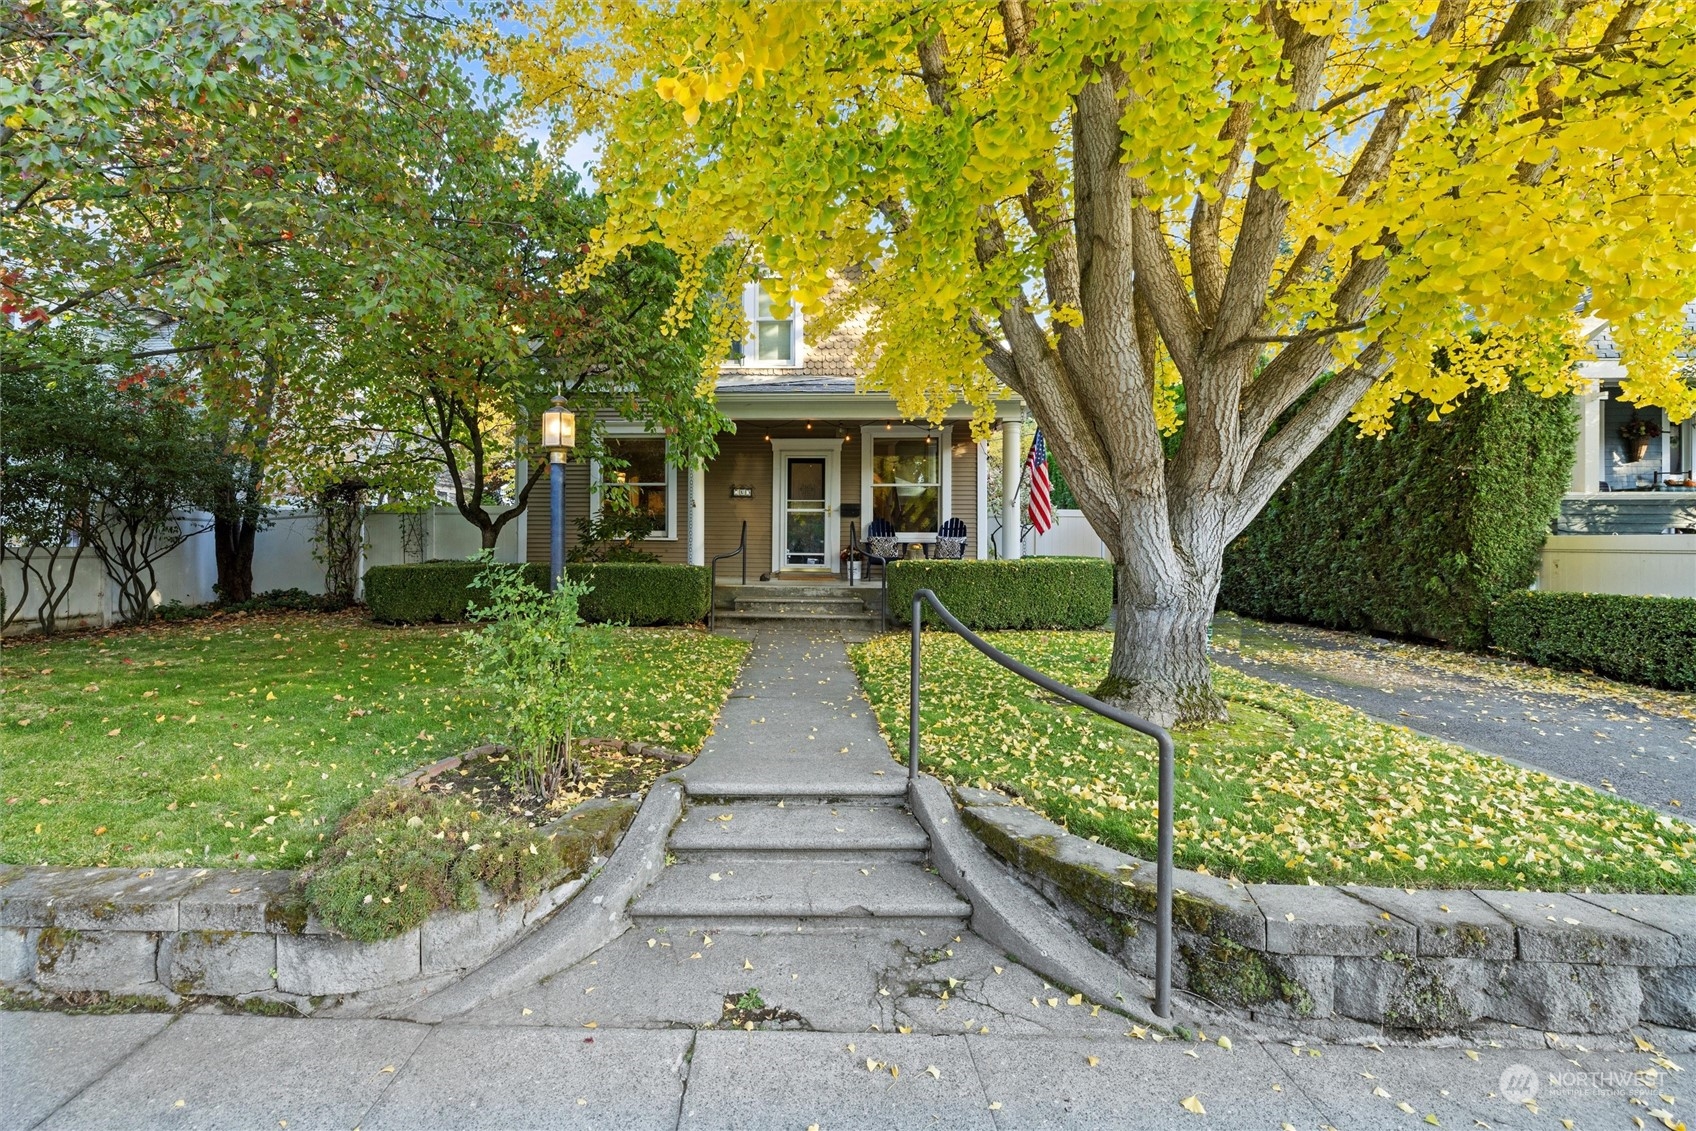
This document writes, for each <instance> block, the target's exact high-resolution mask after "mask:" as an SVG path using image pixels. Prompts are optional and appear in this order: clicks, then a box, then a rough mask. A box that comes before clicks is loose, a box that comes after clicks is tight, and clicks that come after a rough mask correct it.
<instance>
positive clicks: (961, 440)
mask: <svg viewBox="0 0 1696 1131" xmlns="http://www.w3.org/2000/svg"><path fill="white" fill-rule="evenodd" d="M951 427H952V429H953V440H952V444H953V447H952V449H951V450H950V452H949V457H948V458H949V460H950V464H949V477H950V479H952V483H950V484H949V491H950V492H951V493H952V499H951V504H952V507H953V512H952V513H950V514H945V515H943V516H942V517H943V518H945V519H947V518H957V519H960V520H961V521H962V522H964V523H965V524H966V556H967V557H968V558H975V557H977V556H978V446H977V444H976V443H974V442H973V441H972V427H971V425H969V424H955V425H952V426H951Z"/></svg>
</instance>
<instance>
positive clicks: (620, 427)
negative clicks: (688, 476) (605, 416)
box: [589, 420, 677, 542]
mask: <svg viewBox="0 0 1696 1131" xmlns="http://www.w3.org/2000/svg"><path fill="white" fill-rule="evenodd" d="M606 434H607V436H608V437H609V438H611V439H615V440H641V439H650V440H653V439H658V440H664V441H665V527H664V528H663V529H661V530H656V531H654V532H653V533H652V534H650V535H648V537H647V538H645V539H644V541H647V542H675V541H677V468H676V467H675V466H673V464H672V462H671V438H670V437H669V436H666V435H665V434H664V433H662V432H655V431H654V430H653V428H652V427H651V426H649V425H647V424H643V423H641V422H639V421H633V420H617V421H612V422H610V423H608V424H607V431H606ZM589 513H590V514H592V515H596V514H600V513H601V461H600V460H598V459H592V460H590V461H589Z"/></svg>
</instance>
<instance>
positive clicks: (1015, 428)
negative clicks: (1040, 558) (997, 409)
mask: <svg viewBox="0 0 1696 1131" xmlns="http://www.w3.org/2000/svg"><path fill="white" fill-rule="evenodd" d="M1023 433H1024V421H1022V420H1003V421H1002V422H1001V556H1002V557H1003V558H1006V559H1007V560H1009V561H1012V560H1014V559H1016V558H1018V557H1020V556H1022V555H1023V553H1024V547H1023V546H1021V545H1020V543H1021V541H1022V539H1021V538H1020V537H1019V534H1020V531H1019V471H1020V464H1021V463H1022V461H1023V459H1024V455H1023V453H1022V452H1021V451H1020V448H1021V447H1022V446H1023V440H1024V436H1023Z"/></svg>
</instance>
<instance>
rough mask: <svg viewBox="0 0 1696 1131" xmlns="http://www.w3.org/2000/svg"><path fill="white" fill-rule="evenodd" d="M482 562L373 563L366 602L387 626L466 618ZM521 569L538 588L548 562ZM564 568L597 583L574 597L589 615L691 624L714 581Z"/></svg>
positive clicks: (602, 566) (659, 568)
mask: <svg viewBox="0 0 1696 1131" xmlns="http://www.w3.org/2000/svg"><path fill="white" fill-rule="evenodd" d="M481 568H482V566H480V565H479V564H478V563H476V562H423V563H419V564H415V565H387V566H372V567H371V568H370V569H368V570H366V571H365V603H366V605H367V606H368V607H369V608H370V609H371V616H372V617H373V618H374V619H376V620H379V621H382V622H383V623H385V624H431V623H438V622H450V623H451V622H456V621H463V620H465V619H466V606H467V605H468V604H469V602H470V601H471V599H472V597H473V595H474V592H475V591H474V590H472V589H471V587H470V586H471V581H472V579H473V578H475V577H476V576H477V572H478V571H479V570H480V569H481ZM519 568H522V569H523V570H524V574H525V578H526V580H528V581H529V582H530V583H531V584H532V585H535V586H536V587H537V588H538V589H540V588H544V587H546V585H547V584H548V567H547V566H545V565H541V564H539V563H535V562H530V563H527V564H525V565H523V566H522V567H519ZM565 574H566V576H567V577H569V578H571V579H572V580H573V581H581V582H585V583H587V584H589V585H591V586H593V587H594V588H593V589H592V590H591V591H590V592H588V593H585V594H584V595H583V597H582V599H581V600H580V601H579V602H578V608H579V610H580V611H581V613H582V615H583V619H584V620H586V621H617V622H621V623H628V624H695V623H697V622H699V621H703V620H705V619H706V617H707V603H708V600H709V599H710V594H711V589H712V580H711V577H710V575H709V574H708V572H707V570H706V569H705V567H702V566H685V565H664V564H660V563H654V562H583V563H574V564H571V565H567V566H566V567H565Z"/></svg>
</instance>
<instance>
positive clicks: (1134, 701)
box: [1095, 545, 1226, 727]
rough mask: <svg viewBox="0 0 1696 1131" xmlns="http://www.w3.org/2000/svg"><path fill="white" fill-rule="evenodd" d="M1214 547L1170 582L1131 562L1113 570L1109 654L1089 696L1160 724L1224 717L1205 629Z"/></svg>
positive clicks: (1217, 555) (1214, 581) (1212, 591)
mask: <svg viewBox="0 0 1696 1131" xmlns="http://www.w3.org/2000/svg"><path fill="white" fill-rule="evenodd" d="M1223 550H1224V547H1223V546H1222V545H1221V546H1219V547H1218V549H1217V551H1215V552H1213V553H1212V554H1211V555H1209V554H1207V553H1206V552H1205V551H1204V552H1202V553H1201V554H1199V555H1198V557H1202V558H1207V559H1208V560H1206V561H1197V562H1196V563H1195V564H1196V565H1198V566H1200V567H1201V572H1199V573H1197V574H1194V575H1187V576H1185V577H1184V578H1183V579H1182V581H1181V582H1180V584H1178V585H1176V586H1164V585H1159V584H1155V585H1150V584H1149V581H1150V579H1149V578H1148V577H1147V576H1145V575H1144V574H1143V573H1142V572H1141V571H1139V570H1138V568H1137V566H1136V565H1135V564H1130V565H1123V564H1121V565H1118V566H1116V567H1115V569H1114V580H1115V582H1116V584H1117V590H1118V592H1117V597H1116V600H1115V604H1114V610H1113V655H1112V658H1111V659H1110V660H1109V661H1108V665H1107V678H1106V679H1104V680H1102V681H1101V684H1100V686H1099V687H1097V688H1096V691H1095V694H1096V697H1097V698H1100V699H1104V700H1106V701H1108V702H1110V703H1114V704H1117V705H1119V706H1122V707H1124V708H1125V709H1126V710H1128V711H1130V712H1132V713H1133V714H1137V715H1141V716H1142V717H1143V718H1145V719H1147V720H1149V721H1150V722H1153V723H1158V724H1159V725H1161V726H1163V727H1186V726H1200V725H1203V724H1205V723H1210V722H1216V721H1219V720H1222V719H1224V718H1225V717H1226V710H1225V701H1224V699H1223V698H1221V697H1220V695H1219V694H1218V692H1216V691H1214V689H1213V672H1212V668H1211V666H1210V664H1209V661H1208V647H1207V641H1208V627H1209V625H1210V624H1211V622H1212V620H1213V603H1214V601H1215V600H1216V599H1217V597H1218V595H1219V579H1220V560H1221V557H1222V555H1223Z"/></svg>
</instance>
